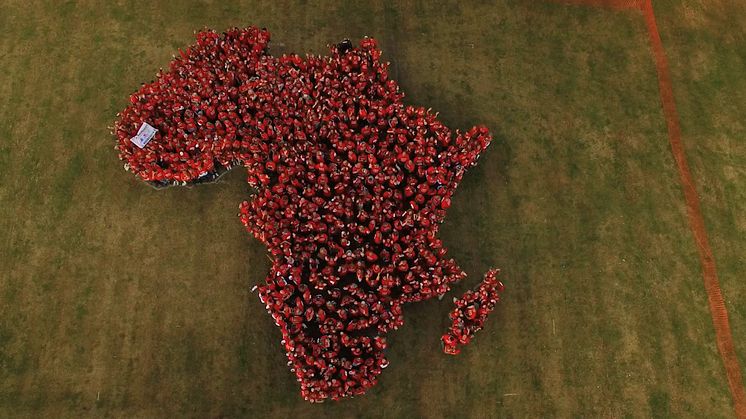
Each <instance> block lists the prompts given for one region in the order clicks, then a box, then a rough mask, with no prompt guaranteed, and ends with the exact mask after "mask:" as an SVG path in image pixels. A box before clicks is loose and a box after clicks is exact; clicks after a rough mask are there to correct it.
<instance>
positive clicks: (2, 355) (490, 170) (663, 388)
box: [0, 0, 746, 418]
mask: <svg viewBox="0 0 746 419" xmlns="http://www.w3.org/2000/svg"><path fill="white" fill-rule="evenodd" d="M653 3H654V6H655V12H656V15H657V17H658V25H659V29H660V32H661V37H662V39H663V44H664V46H665V48H666V51H667V53H668V58H669V62H670V67H671V72H672V77H673V88H674V93H675V97H676V100H677V105H678V108H679V113H680V116H681V126H682V139H683V142H684V145H685V147H686V153H687V158H688V159H689V163H690V166H691V169H692V172H693V175H694V178H695V179H696V181H697V185H696V186H697V189H698V191H699V193H700V199H701V204H702V211H703V215H704V218H705V221H706V227H707V229H708V234H709V238H710V243H711V246H712V249H713V252H714V255H715V259H716V262H717V265H718V272H719V275H720V281H721V285H722V289H723V294H724V296H725V300H726V304H727V307H728V310H729V315H730V319H731V327H732V330H733V338H734V341H735V343H736V346H737V350H738V351H739V352H738V354H739V356H740V359H741V363H742V365H745V364H746V283H744V282H743V279H744V278H746V256H745V255H746V122H744V117H743V116H744V109H746V3H744V2H742V1H740V0H730V1H728V0H708V1H704V0H691V1H675V0H660V1H658V0H654V2H653ZM250 24H256V25H259V26H265V27H267V28H269V29H270V30H271V31H272V33H273V42H272V45H273V47H272V50H273V53H280V52H282V51H297V52H308V53H311V52H313V53H323V52H324V51H325V47H324V46H325V44H327V43H331V42H336V41H339V40H341V39H342V38H344V37H350V38H351V39H357V38H360V37H361V36H363V35H366V34H367V35H370V36H374V37H376V38H378V39H379V40H380V43H381V47H382V49H383V51H384V56H385V57H386V58H387V59H388V60H390V61H391V62H392V74H393V76H394V77H395V78H396V79H397V80H399V81H400V83H401V85H402V87H403V89H404V90H405V92H407V99H406V101H407V102H409V103H415V104H419V105H424V106H426V107H432V108H433V109H435V110H437V111H440V113H441V116H442V119H443V120H444V121H445V122H446V123H448V124H449V125H450V126H452V127H454V128H456V127H461V128H466V127H470V126H472V125H474V124H477V123H484V124H486V125H487V126H489V127H490V129H492V130H493V132H494V134H495V141H494V143H493V144H492V145H491V147H490V149H489V150H488V152H487V153H486V154H485V155H484V156H482V159H481V161H480V163H481V164H480V165H479V166H478V167H477V168H475V169H473V170H472V171H471V172H470V173H469V174H468V175H467V176H466V177H465V179H464V182H463V184H462V185H461V187H460V189H459V190H458V191H457V192H456V196H455V199H454V206H453V207H452V208H451V211H450V213H449V215H448V217H447V220H446V223H445V224H444V226H443V227H442V230H441V231H442V232H441V236H442V237H443V238H444V240H445V242H446V244H447V245H448V246H449V248H450V252H451V254H452V255H453V256H454V257H455V258H456V259H457V260H458V261H459V262H460V264H461V266H462V267H463V268H464V269H465V270H466V271H467V272H468V273H470V275H471V276H470V278H469V279H467V280H466V281H464V282H463V283H462V284H460V286H459V288H458V289H456V291H455V293H454V294H457V293H458V294H460V292H461V291H463V290H465V289H466V288H470V287H472V286H473V285H474V284H475V283H476V282H477V281H478V279H477V278H479V277H480V276H481V274H482V273H483V272H484V271H485V270H486V269H487V267H489V266H498V267H501V268H502V269H503V274H502V276H503V280H504V282H505V283H506V286H507V290H506V293H505V295H504V299H503V302H502V303H501V305H500V307H499V308H498V309H497V310H496V312H495V313H494V314H493V315H492V317H491V319H490V321H489V323H488V325H487V328H486V329H485V330H484V331H483V332H481V333H480V334H479V335H478V337H477V338H476V340H475V341H474V342H473V343H472V344H471V345H470V346H469V347H468V348H467V349H466V350H465V351H464V353H463V354H462V355H460V356H459V357H446V356H445V355H443V354H442V353H441V352H440V343H439V336H440V334H441V333H442V331H443V330H444V328H445V326H446V323H447V317H446V313H447V311H448V310H449V309H450V304H449V302H448V301H447V300H448V299H444V300H443V301H442V302H438V301H431V302H427V303H423V304H418V305H414V306H411V307H409V308H408V309H407V310H406V321H407V323H406V325H405V327H404V328H402V329H401V330H399V331H398V332H395V333H393V334H392V335H391V339H390V340H391V349H390V351H389V353H390V359H391V366H390V367H389V368H388V369H387V370H386V372H385V373H384V374H383V375H382V377H381V380H380V384H379V385H378V386H377V387H375V388H374V389H373V390H372V391H370V392H369V393H368V394H367V395H365V396H363V397H360V398H355V399H351V400H346V401H343V402H340V403H325V404H323V405H310V404H308V403H306V402H304V401H303V400H301V398H300V397H299V396H298V394H297V393H298V391H297V390H298V389H297V386H296V383H295V381H294V379H293V377H292V376H291V374H290V373H289V371H288V370H287V367H286V366H285V357H284V354H283V353H282V350H281V348H280V344H279V339H280V334H279V331H278V330H277V329H276V327H275V326H274V325H273V324H272V321H271V319H270V317H269V316H268V315H267V314H266V312H264V308H263V307H262V306H261V304H260V303H259V301H258V299H257V298H256V296H255V295H253V294H251V293H250V292H249V290H250V288H251V287H252V286H253V285H254V284H257V283H259V282H260V281H262V280H263V277H264V275H265V274H266V272H267V270H268V260H267V258H266V257H265V255H264V253H265V252H264V248H263V247H262V246H261V245H260V244H259V243H258V241H256V240H254V239H253V238H250V237H249V236H248V235H247V234H246V233H245V232H244V231H243V228H242V227H241V225H240V221H239V219H238V217H237V212H238V204H239V203H240V202H241V200H243V199H245V198H246V197H247V196H248V194H250V193H251V191H250V190H249V188H248V186H247V185H246V183H245V181H244V174H243V173H241V171H240V170H236V171H234V172H232V173H230V174H228V175H226V177H225V178H224V180H223V181H221V182H220V183H219V184H216V185H210V186H204V187H197V188H194V189H169V190H165V191H155V190H152V189H151V188H149V187H147V186H146V185H144V184H143V183H141V182H138V181H136V179H135V178H134V177H133V176H131V175H130V174H128V173H126V172H125V171H124V170H123V169H122V165H121V164H120V162H119V161H118V159H117V156H116V152H115V151H114V150H113V145H114V140H113V139H112V138H111V136H110V134H109V129H108V128H107V127H108V126H109V125H111V124H112V122H113V120H114V117H115V114H116V112H118V111H119V110H120V109H122V108H123V107H124V106H125V104H126V100H127V96H128V94H129V93H130V92H131V91H133V90H134V89H136V88H137V87H138V86H139V83H141V82H146V81H150V80H151V79H152V78H153V75H154V74H155V72H156V71H157V69H158V68H159V67H165V66H166V65H167V63H168V62H169V60H170V58H171V54H173V53H174V52H175V51H176V49H177V48H178V47H181V46H183V45H185V44H187V43H190V42H191V39H192V38H191V36H192V32H193V31H194V30H196V29H199V28H201V27H203V26H209V27H213V28H216V29H219V30H220V29H224V28H227V27H229V26H234V25H236V26H247V25H250ZM0 28H2V35H0V63H2V64H0V69H2V71H1V72H0V175H2V182H0V416H2V417H9V416H14V417H15V416H26V417H40V416H47V417H51V416H54V417H60V416H61V417H81V416H96V417H101V416H115V417H183V416H194V417H207V416H209V417H214V416H226V417H268V416H274V417H283V418H284V417H319V416H329V417H464V416H469V417H550V416H559V417H568V416H584V417H599V416H604V417H622V416H625V417H626V416H629V417H644V416H656V417H666V416H677V417H708V418H716V417H732V416H733V406H732V401H731V396H730V393H729V391H728V387H727V382H726V378H725V371H724V369H723V365H722V361H721V359H720V356H719V354H718V352H717V348H716V346H715V340H714V331H713V327H712V321H711V319H710V313H709V310H708V306H707V300H706V294H705V291H704V288H703V285H702V274H701V266H700V263H699V259H698V256H697V250H696V247H695V245H694V242H693V240H692V234H691V231H690V230H689V226H688V224H687V220H686V213H685V207H684V200H683V195H682V190H681V185H680V184H679V178H678V175H677V172H676V167H675V164H674V160H673V158H672V155H671V151H670V148H669V144H668V137H667V132H666V125H665V120H664V116H663V113H662V110H661V104H660V97H659V92H658V81H657V76H656V70H655V65H654V62H653V60H652V57H651V53H650V48H649V42H648V37H647V32H646V29H645V23H644V21H643V19H642V17H641V13H640V12H639V11H611V10H605V9H600V8H591V7H582V6H565V5H559V4H555V3H551V2H545V1H531V0H525V1H518V0H498V1H494V2H487V1H482V2H473V3H472V2H458V1H444V2H426V1H415V2H403V1H401V2H382V1H371V2H364V3H363V2H361V3H360V4H353V3H352V2H322V3H318V4H317V3H316V2H310V1H309V2H305V1H303V2H299V3H289V2H288V3H285V2H242V3H240V4H239V3H233V2H230V4H228V2H220V1H208V2H196V1H194V2H189V5H187V2H182V1H161V2H146V1H138V2H128V3H125V2H122V1H116V2H114V1H112V2H93V1H81V2H72V1H68V2H62V1H59V2H58V1H46V2H28V1H19V0H3V1H2V2H0Z"/></svg>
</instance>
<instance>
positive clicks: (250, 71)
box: [115, 27, 491, 402]
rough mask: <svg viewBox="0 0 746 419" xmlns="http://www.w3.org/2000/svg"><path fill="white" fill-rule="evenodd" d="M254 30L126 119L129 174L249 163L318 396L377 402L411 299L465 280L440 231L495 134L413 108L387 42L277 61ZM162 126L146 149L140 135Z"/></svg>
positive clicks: (258, 225)
mask: <svg viewBox="0 0 746 419" xmlns="http://www.w3.org/2000/svg"><path fill="white" fill-rule="evenodd" d="M268 43H269V33H268V32H267V31H266V30H264V29H258V28H255V27H250V28H246V29H231V30H229V31H227V32H225V33H223V34H222V35H219V34H217V33H215V32H212V31H209V30H207V31H203V32H200V33H198V34H197V42H196V44H194V45H192V46H191V47H189V48H188V49H187V50H186V51H184V52H180V55H179V56H177V57H176V59H175V60H174V61H173V62H172V63H171V66H170V70H169V71H168V72H163V71H162V72H161V73H160V74H159V76H158V79H157V80H155V81H154V82H152V83H150V84H147V85H144V86H143V87H142V88H141V89H140V90H139V91H138V92H136V93H135V94H133V95H132V97H131V105H130V106H129V107H127V108H126V109H125V110H124V111H123V112H122V113H121V114H120V115H119V119H118V121H117V123H116V125H115V130H116V136H117V138H118V145H117V148H118V150H119V152H120V157H121V158H122V160H123V161H124V162H125V167H126V168H127V169H128V170H130V171H133V172H134V173H136V174H137V176H139V177H140V178H141V179H143V180H145V181H148V182H153V183H155V184H157V185H168V184H188V183H195V182H198V181H199V180H200V179H202V178H203V177H204V176H207V175H210V174H211V173H213V174H214V173H215V171H216V170H217V169H216V168H230V167H231V166H235V165H241V166H244V167H246V169H247V170H248V183H249V184H250V185H251V186H252V187H254V188H256V190H257V193H256V194H255V195H254V196H253V197H252V199H251V200H249V201H245V202H243V203H242V204H241V205H240V218H241V220H242V222H243V223H244V225H245V226H246V228H247V230H248V231H249V232H251V233H252V234H253V235H254V236H255V237H257V238H258V239H259V240H261V241H262V242H263V243H264V244H265V245H266V246H267V248H268V250H269V253H270V255H271V259H272V267H271V271H270V273H269V275H268V276H267V279H266V283H265V284H263V285H262V286H260V287H259V296H260V299H261V301H262V302H263V303H264V304H265V306H266V308H267V311H268V312H269V313H270V314H271V316H272V317H273V319H274V321H275V323H276V324H277V326H278V327H280V329H281V332H282V345H283V347H284V349H285V351H286V354H287V357H288V361H289V362H288V366H289V367H290V369H291V371H292V372H293V373H294V374H295V376H296V377H297V379H298V381H299V382H300V386H301V395H302V396H303V397H304V398H305V399H307V400H309V401H312V402H320V401H324V400H325V399H329V398H331V399H334V400H336V399H339V398H342V397H347V396H354V395H359V394H362V393H364V392H365V391H366V390H367V389H368V388H370V387H372V386H373V385H375V384H376V382H377V377H378V375H379V374H380V373H381V371H382V369H384V368H386V366H387V365H388V361H387V359H386V357H385V352H384V350H385V349H386V345H387V343H386V338H385V335H386V333H387V332H388V331H390V330H392V329H396V328H398V327H400V326H401V325H402V324H403V322H404V318H403V313H402V307H403V305H404V304H405V303H411V302H418V301H423V300H426V299H429V298H432V297H436V296H437V297H442V296H443V295H444V294H445V293H446V292H447V291H449V289H450V284H452V283H454V282H456V281H459V280H461V279H463V278H464V277H465V273H464V272H463V271H462V270H461V269H460V268H459V267H458V266H457V264H456V262H455V261H454V260H453V259H448V258H446V257H445V256H446V249H445V248H444V246H443V243H442V242H441V241H440V239H438V238H437V232H438V228H439V225H440V223H441V222H442V221H443V218H444V217H445V214H446V210H447V209H448V208H449V207H450V204H451V196H452V195H453V192H454V191H455V189H456V187H457V186H458V184H459V182H460V181H461V178H462V176H463V174H464V172H465V171H466V170H467V169H468V168H469V167H471V166H473V165H474V164H476V161H477V159H478V158H479V155H480V153H481V152H483V151H484V150H485V148H486V147H487V146H488V144H489V143H490V140H491V136H490V134H489V131H488V130H487V129H486V128H485V127H481V126H480V127H474V128H471V129H470V130H468V131H467V132H464V133H461V132H458V131H457V132H456V133H455V134H454V133H453V132H451V130H450V129H449V128H448V127H446V126H445V125H443V124H442V123H441V122H440V121H439V120H438V119H437V115H436V114H433V113H432V112H431V111H430V110H426V109H424V108H421V107H413V106H405V105H404V104H403V97H404V94H403V93H402V92H401V91H400V89H399V86H398V85H397V83H396V82H395V81H393V80H391V79H389V76H388V64H387V63H382V62H381V61H380V57H381V51H380V50H379V49H378V48H377V44H376V41H375V40H373V39H370V38H365V39H363V40H362V41H361V42H360V46H359V47H355V46H353V45H352V43H351V42H349V41H345V42H343V43H341V44H338V45H333V46H331V47H330V48H331V55H330V56H313V55H312V56H307V57H305V58H303V57H300V56H298V55H283V56H282V57H273V56H271V55H270V54H269V49H268ZM143 122H147V123H149V124H150V125H152V126H154V127H156V129H157V130H158V133H157V134H156V136H155V137H154V138H153V140H151V141H150V143H148V144H147V146H146V147H145V148H143V149H139V148H138V147H136V146H134V145H133V144H131V143H130V141H129V138H131V137H132V135H133V133H135V132H137V130H138V127H139V126H140V125H141V124H142V123H143Z"/></svg>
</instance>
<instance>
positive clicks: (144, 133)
mask: <svg viewBox="0 0 746 419" xmlns="http://www.w3.org/2000/svg"><path fill="white" fill-rule="evenodd" d="M156 132H158V130H156V129H155V128H153V127H152V126H151V125H150V124H148V123H147V122H143V123H142V125H140V129H139V130H137V135H135V136H134V137H132V138H130V141H132V143H133V144H135V145H136V146H138V147H140V148H145V146H146V145H147V144H148V142H150V140H152V139H153V136H155V133H156Z"/></svg>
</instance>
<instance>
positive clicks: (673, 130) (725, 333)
mask: <svg viewBox="0 0 746 419" xmlns="http://www.w3.org/2000/svg"><path fill="white" fill-rule="evenodd" d="M642 11H643V15H644V16H645V23H646V25H647V28H648V35H649V36H650V46H651V48H652V52H653V56H654V57H655V67H656V69H657V70H658V87H659V89H660V95H661V102H662V104H663V113H664V115H665V116H666V125H667V126H668V139H669V142H670V143H671V152H672V153H673V156H674V159H675V160H676V166H677V167H678V169H679V178H680V179H681V185H682V187H683V188H684V199H685V200H686V210H687V216H688V218H689V227H691V229H692V234H693V235H694V241H695V243H696V244H697V251H698V252H699V260H700V262H701V263H702V275H703V277H704V282H705V290H707V300H708V302H709V304H710V314H711V315H712V322H713V324H714V326H715V338H716V340H717V347H718V350H719V351H720V356H721V357H722V358H723V364H725V371H726V374H727V376H728V386H729V387H730V391H731V394H732V396H733V405H734V408H735V412H736V416H737V417H739V418H746V394H745V393H744V388H743V380H742V378H741V367H740V365H739V364H738V357H737V356H736V349H735V345H734V344H733V337H732V335H731V332H730V325H729V323H728V311H727V310H726V308H725V302H724V301H723V295H722V293H721V292H720V285H719V282H718V276H717V269H716V268H715V259H714V258H713V256H712V250H711V249H710V245H709V244H708V242H707V232H706V230H705V222H704V219H703V217H702V212H701V211H700V208H699V197H698V196H697V190H696V189H695V187H694V180H693V179H692V174H691V172H690V171H689V165H688V164H687V162H686V156H685V154H684V147H683V146H682V144H681V127H680V126H679V115H678V112H677V111H676V103H675V101H674V96H673V88H672V83H671V75H670V73H669V71H668V60H667V59H666V52H665V50H664V49H663V43H662V42H661V37H660V34H659V33H658V25H657V24H656V21H655V14H654V13H653V5H652V2H651V0H645V1H643V2H642Z"/></svg>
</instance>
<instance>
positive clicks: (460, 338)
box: [441, 269, 504, 355]
mask: <svg viewBox="0 0 746 419" xmlns="http://www.w3.org/2000/svg"><path fill="white" fill-rule="evenodd" d="M498 273H500V271H499V270H497V269H491V270H489V271H488V272H487V273H486V274H485V276H484V279H483V280H482V282H480V283H479V285H478V286H477V287H476V288H475V289H474V290H469V291H466V293H464V295H462V296H461V297H460V298H454V299H453V303H454V304H455V305H456V308H454V309H453V311H451V312H450V313H449V315H448V317H449V318H450V319H451V327H450V328H449V329H448V331H447V332H446V333H445V334H444V335H443V337H442V338H441V340H442V341H443V352H445V353H447V354H449V355H458V354H459V353H460V352H461V349H459V346H463V345H467V344H468V343H469V342H471V339H472V338H473V337H474V334H475V333H477V332H478V331H480V330H482V328H483V327H484V322H485V320H487V316H488V315H489V314H490V313H491V312H492V310H494V309H495V305H497V303H498V302H499V301H500V293H501V292H502V291H503V289H504V286H503V283H502V282H500V281H498V280H497V274H498Z"/></svg>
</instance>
